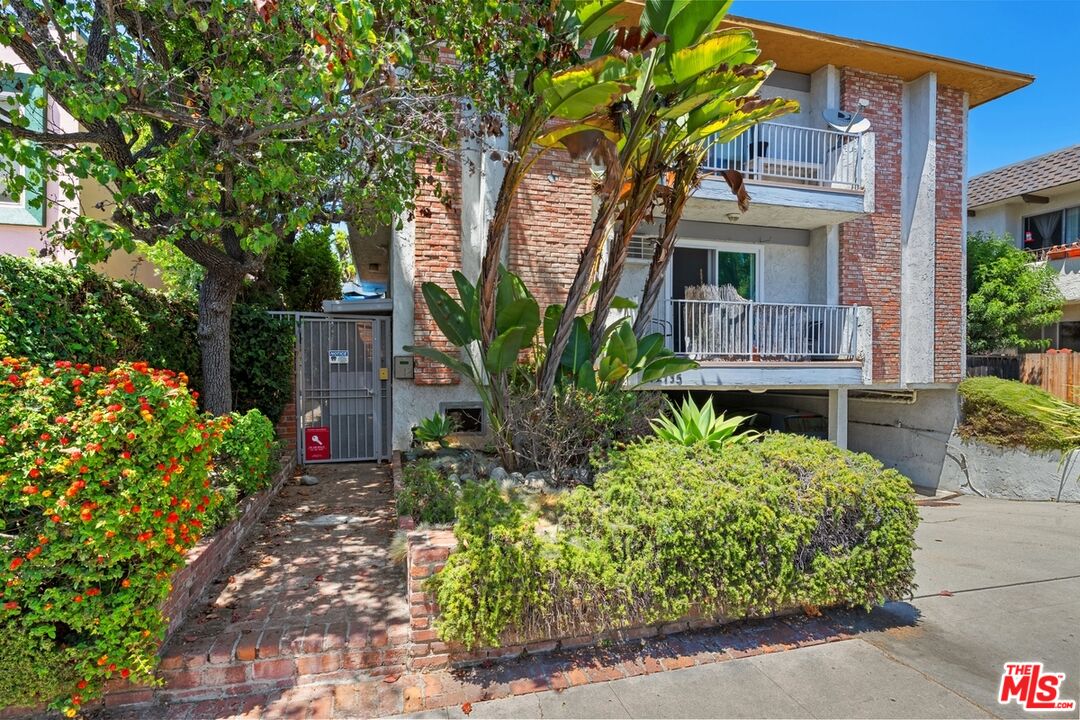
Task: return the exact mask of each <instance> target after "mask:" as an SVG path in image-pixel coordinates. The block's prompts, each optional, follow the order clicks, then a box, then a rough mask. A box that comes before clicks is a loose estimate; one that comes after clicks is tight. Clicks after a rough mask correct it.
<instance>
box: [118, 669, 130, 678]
mask: <svg viewBox="0 0 1080 720" xmlns="http://www.w3.org/2000/svg"><path fill="white" fill-rule="evenodd" d="M130 674H131V671H130V670H128V669H127V668H124V669H123V670H121V671H120V677H122V678H124V679H127V676H128V675H130Z"/></svg>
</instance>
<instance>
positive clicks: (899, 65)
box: [626, 0, 1035, 107]
mask: <svg viewBox="0 0 1080 720" xmlns="http://www.w3.org/2000/svg"><path fill="white" fill-rule="evenodd" d="M631 3H632V4H633V5H634V6H636V8H637V12H636V14H635V15H634V16H633V17H631V16H630V15H628V16H627V19H626V21H628V22H637V20H638V18H639V17H640V13H641V10H642V8H644V0H631ZM721 27H745V28H749V29H750V30H752V31H753V32H754V37H756V38H757V41H758V45H759V46H760V47H761V57H762V58H764V59H767V60H772V61H774V62H775V63H776V65H777V67H779V68H781V69H783V70H790V71H792V72H798V73H804V74H810V73H812V72H814V71H815V70H817V69H818V68H821V67H822V66H824V65H836V66H837V67H845V66H846V67H852V68H858V69H860V70H868V71H870V72H876V73H880V74H882V75H892V76H895V77H899V78H901V79H903V80H905V81H911V80H915V79H918V78H920V77H922V76H923V75H926V74H927V73H931V72H933V73H937V78H938V83H939V84H940V85H946V86H948V87H953V88H957V89H959V90H964V91H966V92H967V94H968V104H969V107H977V106H978V105H982V104H983V103H986V102H990V101H991V100H994V99H996V98H999V97H1001V96H1002V95H1007V94H1008V93H1011V92H1013V91H1014V90H1019V89H1020V88H1023V87H1026V86H1028V85H1030V84H1031V83H1032V82H1033V81H1034V80H1035V76H1034V75H1028V74H1027V73H1019V72H1013V71H1011V70H1001V69H998V68H992V67H988V66H986V65H977V64H975V63H969V62H965V61H963V60H953V59H951V58H945V57H940V56H938V55H930V54H928V53H922V52H917V51H915V50H906V49H904V48H898V47H893V46H891V45H882V44H880V43H875V42H869V41H867V40H855V39H852V38H845V37H840V36H839V35H830V34H828V33H822V32H817V31H815V30H802V29H800V28H793V27H788V26H786V25H777V24H775V23H769V22H764V21H761V20H754V19H751V18H745V17H737V16H733V15H729V16H728V17H727V18H726V19H725V20H724V23H723V25H722V26H721Z"/></svg>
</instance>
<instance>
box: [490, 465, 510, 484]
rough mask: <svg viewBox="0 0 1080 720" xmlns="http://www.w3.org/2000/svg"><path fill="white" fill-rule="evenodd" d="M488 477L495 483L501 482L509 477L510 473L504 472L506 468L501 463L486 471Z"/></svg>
mask: <svg viewBox="0 0 1080 720" xmlns="http://www.w3.org/2000/svg"><path fill="white" fill-rule="evenodd" d="M488 477H490V478H491V479H492V480H494V481H495V482H497V483H501V482H502V481H503V480H508V479H509V478H510V473H508V472H506V468H504V467H503V466H502V465H496V466H495V467H493V468H492V469H491V471H490V472H489V473H488Z"/></svg>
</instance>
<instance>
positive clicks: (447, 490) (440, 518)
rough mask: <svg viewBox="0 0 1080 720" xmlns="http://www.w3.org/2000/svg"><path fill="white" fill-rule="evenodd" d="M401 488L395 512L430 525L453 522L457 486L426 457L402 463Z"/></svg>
mask: <svg viewBox="0 0 1080 720" xmlns="http://www.w3.org/2000/svg"><path fill="white" fill-rule="evenodd" d="M402 485H403V487H402V490H401V492H400V493H398V498H397V508H398V514H399V515H408V516H411V517H414V518H416V519H417V520H418V521H419V522H422V523H428V524H432V525H440V524H445V523H451V522H453V521H454V506H455V505H456V504H457V501H458V495H459V494H460V487H459V484H458V483H455V482H454V481H453V480H451V479H450V477H449V476H448V475H444V474H443V473H442V472H440V471H439V469H438V468H437V467H435V465H434V463H432V461H431V460H429V459H424V460H418V461H417V462H414V463H410V464H409V465H406V466H405V468H404V471H403V472H402Z"/></svg>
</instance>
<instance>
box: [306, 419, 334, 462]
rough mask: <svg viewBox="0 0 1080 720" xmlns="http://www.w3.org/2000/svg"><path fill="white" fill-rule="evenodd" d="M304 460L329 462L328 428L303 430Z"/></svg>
mask: <svg viewBox="0 0 1080 720" xmlns="http://www.w3.org/2000/svg"><path fill="white" fill-rule="evenodd" d="M304 459H305V460H329V459H330V428H328V427H309V428H304Z"/></svg>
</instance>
